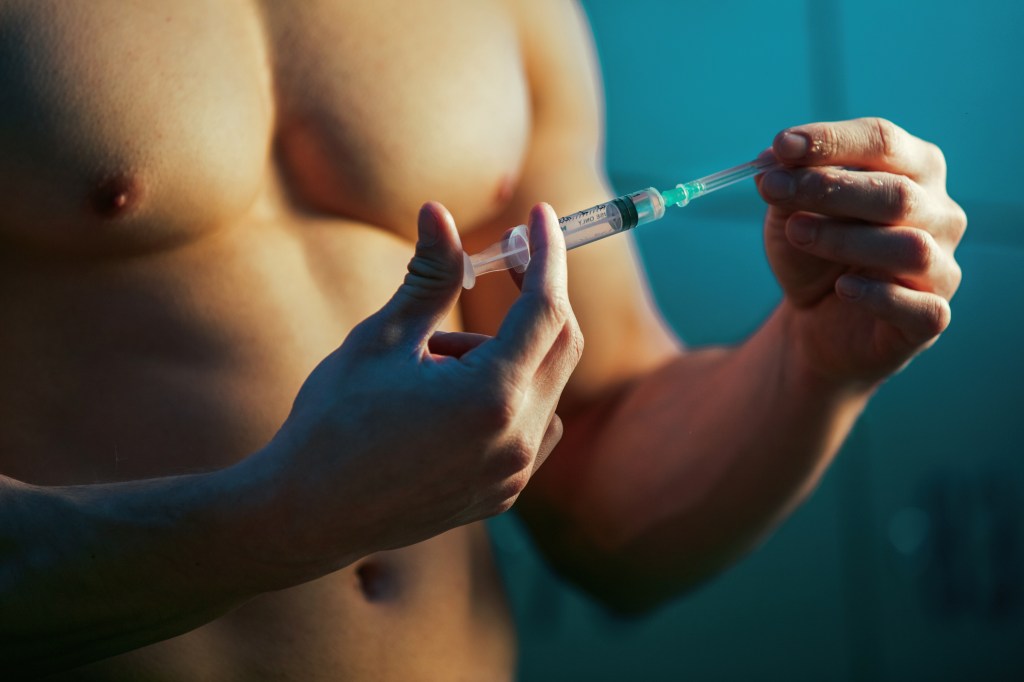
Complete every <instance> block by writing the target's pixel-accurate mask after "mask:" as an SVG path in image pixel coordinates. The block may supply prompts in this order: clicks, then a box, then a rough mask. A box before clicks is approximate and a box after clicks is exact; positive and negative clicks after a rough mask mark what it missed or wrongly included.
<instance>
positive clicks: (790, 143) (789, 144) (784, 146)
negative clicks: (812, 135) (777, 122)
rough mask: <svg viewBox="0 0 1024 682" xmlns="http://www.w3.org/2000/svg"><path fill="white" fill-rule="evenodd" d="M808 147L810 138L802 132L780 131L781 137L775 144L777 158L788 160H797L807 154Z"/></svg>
mask: <svg viewBox="0 0 1024 682" xmlns="http://www.w3.org/2000/svg"><path fill="white" fill-rule="evenodd" d="M809 147H810V140H808V139H807V136H806V135H804V134H803V133H790V132H786V133H782V138H781V139H780V140H779V144H778V145H777V151H778V153H779V158H782V159H785V160H788V161H799V160H800V159H802V158H804V156H806V155H807V149H808V148H809Z"/></svg>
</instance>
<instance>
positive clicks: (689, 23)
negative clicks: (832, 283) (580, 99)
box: [492, 0, 1024, 681]
mask: <svg viewBox="0 0 1024 682" xmlns="http://www.w3.org/2000/svg"><path fill="white" fill-rule="evenodd" d="M584 6H585V9H586V11H587V13H588V15H589V17H590V20H591V23H592V26H593V29H594V34H595V36H596V44H597V49H598V53H599V57H600V61H601V65H602V68H603V71H604V78H605V88H606V98H607V122H608V137H607V165H608V170H609V174H610V177H611V179H612V182H613V183H614V184H615V185H616V188H617V189H618V190H620V191H629V190H633V189H637V188H640V187H646V186H648V185H663V186H669V185H672V184H675V183H676V182H679V181H682V180H685V179H690V178H692V177H696V176H699V175H703V174H706V173H709V172H713V171H716V170H719V169H721V168H725V167H727V166H731V165H735V164H737V163H741V162H744V161H747V160H749V159H750V158H753V157H754V156H755V155H756V153H757V152H758V151H760V150H761V149H762V148H764V147H766V146H767V145H769V144H770V143H771V140H772V138H773V136H774V135H775V133H776V132H777V131H778V130H780V129H781V128H783V127H786V126H788V125H793V124H797V123H802V122H808V121H816V120H835V119H841V118H850V117H856V116H865V115H878V116H884V117H886V118H890V119H891V120H893V121H895V122H897V123H898V124H900V125H901V126H903V127H905V128H906V129H908V130H910V131H911V132H913V133H915V134H917V135H918V136H920V137H923V138H925V139H928V140H931V141H933V142H936V143H938V144H939V145H940V146H941V147H942V148H943V149H944V151H945V153H946V157H947V160H948V163H949V191H950V194H951V195H952V196H953V197H954V198H955V199H956V200H957V201H959V202H960V203H961V205H962V206H963V207H964V209H965V210H966V211H967V214H968V216H969V219H970V227H969V229H968V232H967V235H966V237H965V239H964V241H963V244H962V246H961V247H960V249H959V250H958V252H957V256H958V260H959V261H960V263H961V265H962V267H963V270H964V281H963V285H962V287H961V290H960V292H959V293H958V294H957V296H956V298H955V299H954V300H953V303H952V308H953V323H952V326H951V327H950V329H949V330H948V331H947V333H946V334H944V335H943V337H942V338H941V339H940V341H939V342H938V343H937V344H936V346H935V347H933V348H932V349H931V350H929V351H928V352H927V353H925V354H924V355H922V356H921V357H919V358H918V359H917V360H915V362H914V363H913V364H912V365H911V366H910V367H909V368H907V369H906V370H905V371H904V372H902V373H901V374H899V375H898V376H896V377H894V378H893V379H892V380H890V382H889V383H888V384H886V385H885V386H884V387H883V389H882V390H881V391H880V393H879V394H878V395H877V397H876V398H875V400H874V401H873V402H872V404H871V406H870V407H869V409H868V411H867V412H866V414H865V415H864V417H863V418H862V420H861V421H860V423H859V425H858V426H857V428H856V430H855V431H854V433H853V435H852V436H851V438H850V440H849V441H848V443H847V444H846V446H845V447H844V450H843V452H842V453H841V455H840V457H839V458H838V460H837V461H836V463H835V465H834V466H833V467H832V469H831V470H830V473H829V474H828V475H827V476H826V478H825V480H824V481H823V483H822V485H821V486H820V488H819V489H818V491H817V492H816V493H815V494H814V496H813V497H812V498H811V499H810V501H809V502H808V503H807V504H806V505H804V506H803V507H802V508H801V509H800V510H799V511H798V512H797V513H796V514H795V515H794V516H793V517H792V518H791V519H790V520H789V521H787V522H786V523H785V524H784V525H783V526H782V528H781V529H780V530H778V531H777V532H776V533H775V534H774V535H773V536H772V537H771V539H770V540H768V541H767V542H766V543H765V544H764V545H763V546H762V547H761V548H759V549H758V550H757V551H755V552H754V553H752V554H751V555H750V556H749V557H748V558H747V559H745V560H744V561H742V562H741V563H739V564H738V565H737V566H735V567H734V568H732V569H730V570H729V571H727V572H726V573H725V574H723V575H722V576H721V577H719V578H718V579H716V580H715V581H713V582H712V583H710V584H708V585H706V586H704V587H703V588H701V589H698V590H697V591H696V592H694V593H693V594H690V595H688V596H686V597H685V598H683V599H681V600H679V601H678V602H676V603H673V604H671V605H669V606H667V607H665V608H663V609H662V610H660V611H658V612H656V613H655V614H653V615H652V616H650V617H646V618H643V619H640V620H619V619H616V618H614V617H612V616H610V615H609V614H608V613H606V612H604V611H602V610H601V608H600V607H598V606H597V605H595V604H593V603H591V602H589V601H588V600H587V599H586V598H584V597H583V596H581V595H580V594H579V593H577V592H576V591H575V590H574V589H573V588H572V587H570V586H568V585H565V584H562V583H561V582H559V580H558V579H557V578H556V577H555V576H554V575H553V574H551V572H550V571H549V570H548V569H547V567H546V566H545V565H544V564H543V562H542V561H541V560H540V558H539V557H538V556H537V554H536V553H535V552H534V551H533V550H532V548H531V547H530V545H529V541H528V539H527V538H526V536H525V534H524V533H523V532H522V529H521V528H520V527H519V526H518V522H517V520H516V519H515V517H514V516H512V515H506V516H504V517H501V518H499V519H497V520H495V521H493V522H492V528H493V529H494V531H495V536H496V543H497V547H498V551H499V553H500V554H501V559H502V562H503V565H504V566H505V567H506V568H507V580H508V583H509V586H510V590H511V593H512V600H513V604H514V608H515V609H516V611H517V616H518V622H519V630H520V639H521V648H522V659H521V662H520V679H521V680H523V681H539V680H682V679H694V680H747V679H758V680H1003V679H1005V680H1011V679H1012V680H1020V679H1024V595H1022V592H1024V587H1022V584H1024V511H1022V510H1024V465H1022V463H1021V443H1022V440H1024V426H1022V423H1021V412H1022V409H1021V407H1022V404H1024V401H1022V399H1021V395H1020V394H1021V385H1022V380H1024V362H1022V360H1021V356H1020V353H1019V351H1018V348H1019V339H1020V338H1021V335H1022V332H1024V314H1022V312H1021V310H1022V307H1024V306H1022V305H1021V302H1020V298H1021V292H1022V291H1024V286H1022V285H1024V230H1022V229H1021V228H1022V227H1024V196H1022V193H1021V191H1020V189H1019V183H1020V172H1019V171H1018V170H1017V169H1018V167H1019V163H1018V162H1016V161H1015V159H1020V158H1022V157H1024V134H1022V133H1021V124H1022V122H1024V87H1022V86H1021V82H1022V78H1021V71H1022V67H1024V35H1022V33H1021V29H1022V27H1024V3H1013V2H983V1H980V2H974V3H971V4H965V3H962V2H956V3H954V2H951V1H933V2H928V1H925V0H916V1H905V2H898V1H893V2H883V1H882V0H864V1H856V2H855V1H853V0H850V1H841V0H805V1H797V0H785V1H777V2H772V3H766V2H753V1H740V0H733V1H722V2H705V3H688V2H669V1H667V0H666V1H656V0H634V1H633V2H628V3H627V2H615V1H612V0H606V1H598V0H590V1H588V2H585V3H584ZM673 72H678V73H679V74H680V77H679V81H678V83H677V84H675V85H668V86H666V78H667V76H668V74H671V73H673ZM654 132H656V133H657V135H652V133H654ZM650 138H654V139H653V140H651V141H647V140H649V139H650ZM763 212H764V207H763V204H762V203H761V202H760V200H759V198H758V197H757V195H756V192H755V191H754V189H753V187H752V184H749V183H748V184H746V185H744V186H739V187H734V188H730V189H728V190H724V191H723V192H722V193H720V194H718V195H716V196H715V197H709V198H707V199H703V200H701V201H699V202H696V203H695V204H693V205H692V206H690V207H688V208H686V209H685V210H683V211H680V212H679V213H678V214H675V215H674V216H673V217H671V218H666V219H665V220H663V221H662V222H660V223H656V224H653V225H650V226H645V227H643V228H641V230H639V231H638V232H637V236H636V239H637V243H638V245H639V251H640V253H641V256H642V258H643V261H644V264H645V266H646V268H647V271H648V273H649V277H650V280H651V283H652V288H653V294H654V296H655V298H656V300H657V301H658V303H659V304H660V306H661V308H662V310H663V311H664V313H665V315H666V318H667V319H668V321H669V322H670V324H671V325H672V326H673V327H674V328H675V329H676V330H677V331H678V332H679V334H680V335H681V336H682V338H683V339H684V340H686V341H687V342H688V343H689V344H690V345H701V344H707V343H723V342H734V341H739V340H741V339H742V338H744V337H745V336H746V335H747V334H749V333H750V332H751V331H752V330H753V329H754V328H756V326H757V325H758V323H759V322H760V321H761V320H762V319H763V318H764V317H765V316H766V315H767V313H768V312H769V311H770V310H771V308H772V307H773V306H774V305H775V303H776V302H777V301H778V297H779V291H778V288H777V286H776V285H775V284H774V282H773V279H772V277H771V274H770V272H769V270H768V267H767V264H766V261H765V259H764V255H763V251H762V245H761V234H760V222H761V218H762V217H763Z"/></svg>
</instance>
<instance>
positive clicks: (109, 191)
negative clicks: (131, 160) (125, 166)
mask: <svg viewBox="0 0 1024 682" xmlns="http://www.w3.org/2000/svg"><path fill="white" fill-rule="evenodd" d="M141 199H142V183H141V182H140V181H139V178H138V177H137V176H135V175H130V174H126V173H120V174H118V175H112V176H110V177H108V178H105V179H104V180H102V181H101V182H100V183H99V184H98V185H96V187H95V189H93V191H92V192H91V193H90V195H89V207H90V208H91V209H92V211H93V212H94V213H95V214H96V215H98V216H100V217H101V218H107V219H114V218H120V217H121V216H123V215H126V214H128V213H130V212H131V211H132V209H134V208H135V207H136V206H138V205H139V202H140V201H141Z"/></svg>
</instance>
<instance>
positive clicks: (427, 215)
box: [379, 202, 463, 345]
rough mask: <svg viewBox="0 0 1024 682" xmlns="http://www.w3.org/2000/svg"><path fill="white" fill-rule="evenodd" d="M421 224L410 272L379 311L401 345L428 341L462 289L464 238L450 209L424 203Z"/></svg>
mask: <svg viewBox="0 0 1024 682" xmlns="http://www.w3.org/2000/svg"><path fill="white" fill-rule="evenodd" d="M418 223H419V236H418V239H417V241H416V254H415V255H414V256H413V258H412V260H411V261H409V272H408V274H406V276H405V281H404V282H402V286H400V287H399V288H398V291H397V292H395V295H394V296H392V297H391V300H390V301H388V303H387V304H386V305H385V306H384V308H383V309H382V310H381V311H380V313H379V315H380V316H381V317H382V318H383V321H384V322H385V324H387V325H388V326H389V327H391V333H390V334H388V337H390V338H391V339H394V340H395V341H397V342H398V343H400V344H410V345H417V344H420V343H425V342H426V341H427V339H429V338H430V335H431V334H433V333H434V330H435V329H437V327H438V325H440V324H441V321H442V320H444V318H445V316H446V315H448V313H449V311H451V309H452V307H453V306H454V305H455V302H456V301H457V300H458V298H459V294H460V293H461V292H462V266H463V257H462V241H461V240H460V239H459V233H458V231H457V230H456V229H455V221H454V220H453V219H452V216H451V214H450V213H449V212H448V209H446V208H445V207H444V206H442V205H441V204H439V203H437V202H428V203H426V204H423V207H422V208H420V214H419V220H418Z"/></svg>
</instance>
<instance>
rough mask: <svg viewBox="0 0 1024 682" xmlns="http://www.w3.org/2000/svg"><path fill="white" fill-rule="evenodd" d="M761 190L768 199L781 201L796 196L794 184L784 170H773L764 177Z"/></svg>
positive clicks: (790, 176) (791, 177)
mask: <svg viewBox="0 0 1024 682" xmlns="http://www.w3.org/2000/svg"><path fill="white" fill-rule="evenodd" d="M761 189H763V190H764V193H765V194H767V195H768V196H769V197H770V198H772V199H775V200H777V201H782V200H785V199H789V198H791V197H792V196H793V195H794V194H796V182H794V180H793V176H792V175H790V174H789V173H788V172H786V171H784V170H774V171H772V172H770V173H768V174H767V175H765V176H764V180H762V181H761Z"/></svg>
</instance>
